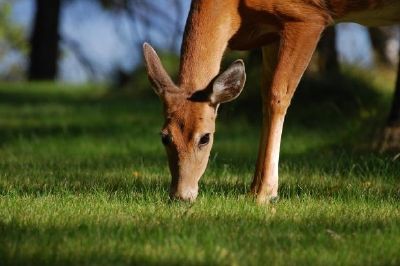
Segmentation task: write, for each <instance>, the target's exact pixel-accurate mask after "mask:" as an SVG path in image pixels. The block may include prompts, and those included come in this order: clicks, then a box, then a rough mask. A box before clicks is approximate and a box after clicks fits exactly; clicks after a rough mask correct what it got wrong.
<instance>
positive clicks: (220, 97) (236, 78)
mask: <svg viewBox="0 0 400 266" xmlns="http://www.w3.org/2000/svg"><path fill="white" fill-rule="evenodd" d="M245 82H246V71H245V68H244V63H243V60H240V59H239V60H236V61H235V62H233V63H232V65H230V66H229V67H228V69H227V70H225V71H224V72H223V73H221V74H220V75H219V76H217V78H216V79H215V80H214V83H213V84H212V93H211V95H210V101H211V103H212V104H215V105H217V104H220V103H225V102H230V101H232V100H234V99H236V98H237V97H238V96H239V94H240V93H241V92H242V90H243V87H244V83H245Z"/></svg>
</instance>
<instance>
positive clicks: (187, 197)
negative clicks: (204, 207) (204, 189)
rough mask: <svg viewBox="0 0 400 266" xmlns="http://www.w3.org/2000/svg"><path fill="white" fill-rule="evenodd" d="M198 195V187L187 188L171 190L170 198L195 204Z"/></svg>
mask: <svg viewBox="0 0 400 266" xmlns="http://www.w3.org/2000/svg"><path fill="white" fill-rule="evenodd" d="M197 195H198V187H186V188H181V189H176V190H175V189H171V192H170V195H169V196H170V198H171V199H176V200H182V201H189V202H194V201H195V200H196V198H197Z"/></svg>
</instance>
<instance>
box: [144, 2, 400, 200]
mask: <svg viewBox="0 0 400 266" xmlns="http://www.w3.org/2000/svg"><path fill="white" fill-rule="evenodd" d="M399 2H400V1H398V0H229V1H215V0H193V1H192V6H191V10H190V14H189V17H188V20H187V24H186V29H185V34H184V39H183V44H182V51H181V62H180V71H179V82H178V85H177V86H176V85H174V84H173V83H172V82H171V81H170V79H169V77H168V76H167V75H166V73H165V70H163V68H162V66H161V64H160V62H159V60H158V57H157V56H156V54H155V52H154V51H153V50H152V49H151V50H150V48H149V47H147V48H146V47H145V58H146V62H147V66H148V73H149V78H150V81H151V82H152V84H153V86H155V87H156V92H157V93H158V94H159V95H161V96H160V97H161V98H162V100H163V102H164V106H165V108H164V110H165V118H166V120H165V121H166V122H165V125H164V128H163V132H165V134H169V135H171V136H173V143H172V144H171V146H169V147H167V154H168V159H169V164H170V170H171V175H172V182H171V194H173V196H175V197H177V198H181V199H185V200H194V199H195V198H196V196H197V189H198V180H199V179H200V177H201V175H202V174H203V172H204V170H205V167H206V165H207V161H208V157H209V154H210V150H211V146H212V139H213V133H214V131H215V118H216V111H217V107H218V104H219V103H220V102H223V100H222V96H221V97H219V98H220V99H219V100H220V101H212V100H211V99H212V97H210V98H208V96H207V95H208V92H210V93H211V95H213V97H216V95H217V94H216V91H218V88H221V89H219V91H220V92H222V94H221V95H225V96H226V97H227V99H228V100H232V99H234V98H235V97H237V95H238V94H239V93H240V91H241V89H242V87H243V83H244V79H245V76H244V67H242V65H241V64H239V65H237V66H236V69H235V68H231V69H230V70H229V71H231V73H233V75H231V76H229V75H227V74H225V75H226V76H227V77H229V80H228V81H226V82H222V83H219V84H218V83H216V82H215V80H218V78H217V79H215V77H216V76H217V74H218V73H219V70H220V63H221V60H222V56H223V53H224V51H225V50H226V48H227V47H228V46H229V47H230V48H232V49H250V48H254V47H262V50H263V78H262V90H261V95H262V101H263V116H264V118H263V129H262V133H261V140H260V146H259V151H258V159H257V164H256V171H255V174H254V178H253V182H252V186H251V192H252V193H253V194H254V195H256V197H257V200H258V202H268V200H269V199H271V198H274V197H276V196H277V190H278V160H279V149H280V141H281V133H282V128H283V121H284V118H285V114H286V110H287V108H288V106H289V105H290V101H291V98H292V96H293V94H294V91H295V89H296V87H297V85H298V83H299V81H300V78H301V76H302V75H303V73H304V71H305V69H306V67H307V65H308V63H309V61H310V58H311V56H312V54H313V52H314V49H315V47H316V45H317V42H318V40H319V37H320V34H321V32H322V31H323V30H324V29H325V27H326V26H327V25H330V24H332V23H335V22H340V21H353V22H359V23H365V24H369V25H381V24H390V23H395V22H400V4H399ZM242 72H243V73H242ZM225 73H228V72H225ZM222 75H224V74H222ZM241 81H242V82H241ZM218 86H219V87H218ZM230 87H233V89H230ZM199 95H200V96H201V97H198V96H199ZM204 95H206V97H204ZM217 98H218V97H217ZM194 99H202V100H201V101H199V100H194ZM205 133H210V137H211V139H210V143H209V144H208V145H207V146H204V147H203V148H199V138H200V137H201V136H203V135H204V134H205ZM188 191H189V192H188Z"/></svg>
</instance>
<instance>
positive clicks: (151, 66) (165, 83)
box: [143, 43, 174, 96]
mask: <svg viewBox="0 0 400 266" xmlns="http://www.w3.org/2000/svg"><path fill="white" fill-rule="evenodd" d="M143 55H144V60H145V65H146V69H147V75H148V77H149V81H150V82H151V84H152V86H153V88H154V91H155V92H156V93H157V95H159V96H161V95H163V94H164V92H165V91H166V89H167V88H169V87H173V86H174V83H173V82H172V80H171V78H170V77H169V75H168V73H167V71H165V69H164V67H163V66H162V64H161V61H160V58H159V57H158V55H157V53H156V51H154V49H153V47H151V45H150V44H148V43H144V44H143Z"/></svg>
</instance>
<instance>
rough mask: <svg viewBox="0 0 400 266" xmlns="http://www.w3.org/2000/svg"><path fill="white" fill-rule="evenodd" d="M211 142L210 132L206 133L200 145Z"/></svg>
mask: <svg viewBox="0 0 400 266" xmlns="http://www.w3.org/2000/svg"><path fill="white" fill-rule="evenodd" d="M209 142H210V133H207V134H204V135H203V136H201V138H200V140H199V146H200V147H201V146H205V145H207V144H208V143H209Z"/></svg>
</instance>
